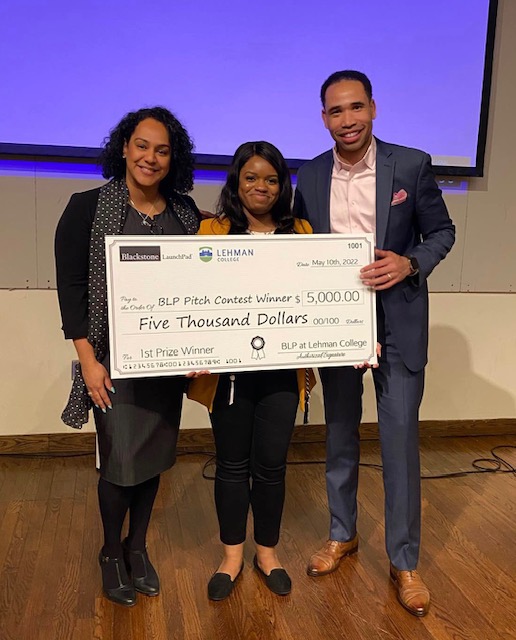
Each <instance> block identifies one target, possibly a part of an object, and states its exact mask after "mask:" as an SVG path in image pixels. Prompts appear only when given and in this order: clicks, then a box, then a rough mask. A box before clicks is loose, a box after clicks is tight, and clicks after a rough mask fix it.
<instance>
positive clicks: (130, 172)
mask: <svg viewBox="0 0 516 640" xmlns="http://www.w3.org/2000/svg"><path fill="white" fill-rule="evenodd" d="M192 149H193V145H192V142H191V140H190V138H189V136H188V133H187V132H186V131H185V129H184V128H183V126H182V125H181V123H180V122H179V121H178V120H177V119H176V118H175V117H174V116H173V115H172V114H171V113H170V111H168V110H167V109H164V108H163V107H154V108H149V109H140V110H139V111H136V112H134V113H128V114H127V115H126V116H124V118H122V120H121V121H120V122H119V123H118V125H117V126H116V127H115V128H114V129H113V130H112V131H111V134H110V136H109V138H108V139H107V140H106V143H105V147H104V150H103V153H102V155H101V162H102V168H103V175H104V177H105V178H111V180H110V181H109V182H108V183H107V184H105V185H104V186H102V187H100V189H93V190H91V191H86V192H84V193H76V194H74V195H72V197H71V199H70V201H69V203H68V205H67V207H66V209H65V211H64V213H63V215H62V217H61V219H60V221H59V224H58V227H57V231H56V238H55V254H56V270H57V288H58V296H59V305H60V308H61V316H62V322H63V331H64V334H65V338H68V339H71V340H73V342H74V345H75V348H76V350H77V354H78V357H79V361H80V366H79V367H78V369H77V371H76V374H75V378H74V382H73V386H72V392H71V394H70V399H69V401H68V405H67V406H66V408H65V410H64V412H63V415H62V419H63V421H64V422H65V423H66V424H68V425H69V426H71V427H75V428H79V429H80V428H81V427H82V425H83V424H85V423H86V422H87V421H88V412H89V409H90V408H93V415H94V418H95V426H96V430H97V437H98V446H99V454H100V479H99V484H98V497H99V506H100V514H101V519H102V525H103V530H104V545H103V547H102V549H101V551H100V554H99V562H100V566H101V571H102V585H103V590H104V594H105V595H106V597H107V598H109V599H110V600H112V601H113V602H116V603H118V604H121V605H124V606H132V605H134V604H135V602H136V592H140V593H143V594H145V595H148V596H155V595H158V593H159V578H158V575H157V573H156V570H155V569H154V567H153V566H152V564H151V562H150V560H149V556H148V553H147V549H146V533H147V528H148V525H149V520H150V516H151V512H152V507H153V504H154V500H155V497H156V494H157V491H158V486H159V478H160V474H161V473H162V472H163V471H165V470H166V469H168V468H170V467H171V466H172V465H173V464H174V462H175V455H176V454H175V450H176V442H177V435H178V429H179V421H180V417H181V406H182V401H183V391H184V384H185V380H184V378H177V377H168V378H141V379H127V380H118V381H117V383H116V388H115V386H114V385H113V383H112V381H111V378H110V374H109V344H108V322H107V294H106V275H105V250H104V237H105V236H106V235H110V234H130V235H138V234H142V235H146V234H171V235H178V234H194V233H196V231H197V229H198V227H199V219H200V214H199V210H198V209H197V207H196V205H195V203H194V201H193V200H192V199H191V198H190V197H189V196H187V195H186V194H187V193H188V192H189V191H191V189H192V185H193V162H194V160H193V154H192ZM127 512H129V530H128V534H127V537H126V538H125V539H124V540H123V541H122V540H121V538H122V526H123V523H124V519H125V516H126V514H127Z"/></svg>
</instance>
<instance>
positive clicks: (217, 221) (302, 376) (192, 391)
mask: <svg viewBox="0 0 516 640" xmlns="http://www.w3.org/2000/svg"><path fill="white" fill-rule="evenodd" d="M230 228H231V223H230V222H229V220H228V219H227V218H220V217H217V218H208V219H206V220H203V221H202V222H201V226H200V228H199V231H198V232H197V234H198V235H201V236H220V235H227V234H228V233H229V230H230ZM294 232H295V233H312V227H311V226H310V224H309V223H308V222H307V221H306V220H302V219H301V218H296V219H295V220H294ZM306 372H308V380H307V379H306ZM296 373H297V386H298V389H299V407H300V409H301V411H305V408H306V396H307V391H308V392H310V391H311V390H312V389H313V387H314V385H315V383H316V380H315V375H314V372H313V371H312V369H298V370H297V372H296ZM218 384H219V375H218V374H216V373H214V374H211V375H206V376H201V377H200V378H195V379H194V380H191V381H190V383H189V385H188V390H187V393H186V395H187V397H188V398H190V400H195V401H196V402H200V403H201V404H203V405H204V406H205V407H208V411H209V412H210V413H211V411H212V410H213V400H214V399H215V394H216V392H217V386H218Z"/></svg>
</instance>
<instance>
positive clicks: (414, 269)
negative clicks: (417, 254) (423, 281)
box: [405, 256, 419, 276]
mask: <svg viewBox="0 0 516 640" xmlns="http://www.w3.org/2000/svg"><path fill="white" fill-rule="evenodd" d="M405 258H407V260H408V261H409V267H410V273H409V276H416V275H417V274H418V273H419V262H418V261H417V258H414V256H405Z"/></svg>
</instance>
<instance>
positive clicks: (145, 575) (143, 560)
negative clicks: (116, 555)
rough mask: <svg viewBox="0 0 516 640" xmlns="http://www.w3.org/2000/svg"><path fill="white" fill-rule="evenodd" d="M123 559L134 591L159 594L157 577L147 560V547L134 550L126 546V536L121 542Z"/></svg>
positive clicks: (148, 594)
mask: <svg viewBox="0 0 516 640" xmlns="http://www.w3.org/2000/svg"><path fill="white" fill-rule="evenodd" d="M122 549H123V550H124V560H125V563H126V565H127V569H128V570H129V572H130V574H131V578H132V581H133V585H134V588H135V590H136V591H138V592H139V593H143V594H144V595H146V596H157V595H159V577H158V574H157V572H156V569H155V568H154V567H153V566H152V562H151V561H150V560H149V554H148V553H147V549H144V550H143V551H134V550H133V549H129V547H128V546H127V538H126V539H125V540H124V541H123V542H122Z"/></svg>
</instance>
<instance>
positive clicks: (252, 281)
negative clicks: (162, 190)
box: [106, 234, 376, 378]
mask: <svg viewBox="0 0 516 640" xmlns="http://www.w3.org/2000/svg"><path fill="white" fill-rule="evenodd" d="M373 256H374V240H373V236H372V234H364V235H341V234H338V235H337V234H317V235H304V234H303V235H301V234H299V235H298V234H288V235H267V236H253V235H248V236H247V235H246V236H243V235H235V236H144V237H142V236H108V237H107V238H106V259H107V284H108V307H109V339H110V354H111V376H112V377H113V378H131V377H143V376H164V375H180V374H181V375H183V374H185V373H187V372H189V371H199V370H203V369H207V370H209V371H211V372H223V371H245V370H251V369H278V368H281V369H289V368H298V367H315V366H336V365H352V364H356V363H362V362H364V361H368V362H370V363H375V362H376V311H375V295H374V292H372V291H371V290H369V289H368V288H367V287H365V286H364V285H363V284H362V282H361V280H360V278H359V272H360V268H361V267H363V266H364V265H366V264H369V263H371V262H373V260H374V257H373Z"/></svg>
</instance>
